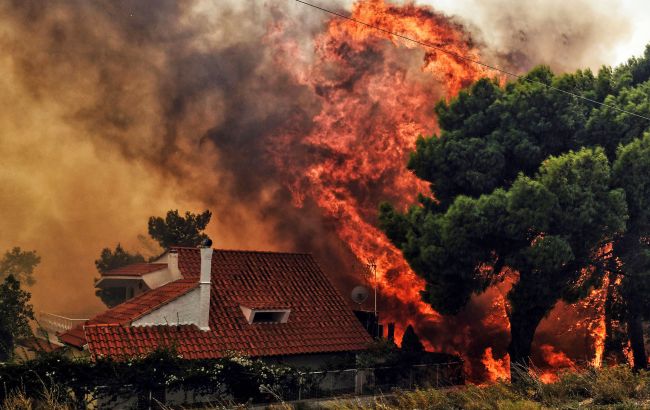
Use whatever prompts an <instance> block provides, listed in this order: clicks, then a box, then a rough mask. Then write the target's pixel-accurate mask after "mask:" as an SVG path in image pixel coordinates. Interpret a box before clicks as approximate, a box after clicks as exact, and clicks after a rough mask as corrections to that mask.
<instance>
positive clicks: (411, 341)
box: [400, 325, 424, 353]
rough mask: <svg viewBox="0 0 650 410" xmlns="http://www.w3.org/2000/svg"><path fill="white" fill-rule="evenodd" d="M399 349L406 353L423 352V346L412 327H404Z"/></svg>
mask: <svg viewBox="0 0 650 410" xmlns="http://www.w3.org/2000/svg"><path fill="white" fill-rule="evenodd" d="M400 347H401V349H402V351H404V352H408V353H420V352H423V351H424V346H423V345H422V342H421V341H420V337H419V336H418V335H417V334H416V333H415V330H414V329H413V326H411V325H408V326H407V327H406V330H405V331H404V336H402V343H401V345H400Z"/></svg>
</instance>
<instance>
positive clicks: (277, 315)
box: [253, 311, 284, 323]
mask: <svg viewBox="0 0 650 410" xmlns="http://www.w3.org/2000/svg"><path fill="white" fill-rule="evenodd" d="M283 317H284V312H265V311H255V312H254V313H253V323H282V319H283Z"/></svg>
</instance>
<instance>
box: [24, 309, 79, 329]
mask: <svg viewBox="0 0 650 410" xmlns="http://www.w3.org/2000/svg"><path fill="white" fill-rule="evenodd" d="M87 320H88V319H76V318H69V317H65V316H60V315H55V314H54V313H47V312H39V313H38V315H37V317H36V321H37V323H38V326H39V327H40V328H42V329H43V330H45V331H47V332H48V333H61V332H66V331H68V330H70V329H72V328H74V327H76V326H79V325H81V324H83V323H85V322H86V321H87Z"/></svg>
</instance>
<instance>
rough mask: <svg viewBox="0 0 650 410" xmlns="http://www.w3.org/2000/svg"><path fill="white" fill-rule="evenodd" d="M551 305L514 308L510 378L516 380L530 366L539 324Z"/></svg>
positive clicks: (511, 319)
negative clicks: (531, 352)
mask: <svg viewBox="0 0 650 410" xmlns="http://www.w3.org/2000/svg"><path fill="white" fill-rule="evenodd" d="M549 310H550V307H535V308H529V309H526V308H525V307H522V308H520V309H513V312H512V313H511V315H510V345H509V346H508V354H509V355H510V378H511V379H512V380H513V381H515V380H517V379H518V378H519V377H520V376H521V375H522V372H523V373H525V372H527V371H528V367H529V366H530V350H531V346H532V344H533V338H534V337H535V331H536V330H537V326H539V323H540V322H541V321H542V319H543V318H544V316H545V315H546V313H548V311H549Z"/></svg>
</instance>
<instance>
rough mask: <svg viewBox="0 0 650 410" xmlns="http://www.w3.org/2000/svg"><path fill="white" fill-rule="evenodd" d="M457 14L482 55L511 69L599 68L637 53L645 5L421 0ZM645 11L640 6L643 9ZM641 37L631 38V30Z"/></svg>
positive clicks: (611, 0) (582, 0)
mask: <svg viewBox="0 0 650 410" xmlns="http://www.w3.org/2000/svg"><path fill="white" fill-rule="evenodd" d="M418 3H422V4H430V5H432V6H433V7H436V8H438V9H440V10H443V11H445V12H448V13H451V14H453V15H457V16H459V19H460V21H462V22H463V23H464V24H465V25H466V26H468V27H471V30H472V32H473V33H475V39H476V40H477V41H478V42H480V43H482V44H483V45H484V48H483V50H484V51H485V53H484V56H483V57H484V59H488V60H491V61H492V62H493V63H497V64H499V65H500V66H502V67H504V68H507V69H509V70H514V71H515V72H519V73H521V72H523V71H526V70H529V69H530V68H532V67H533V66H535V65H538V64H547V65H550V66H551V68H552V69H553V70H555V71H558V72H565V71H572V70H576V69H579V68H586V67H589V68H591V69H592V70H597V69H599V68H600V67H601V66H602V65H613V64H617V63H620V62H623V61H625V60H626V59H627V58H629V57H630V56H631V55H632V53H636V54H641V53H642V52H643V48H644V47H645V44H646V43H647V41H648V39H649V38H650V32H648V30H647V28H646V27H645V26H646V23H647V21H644V20H645V17H643V16H644V15H645V16H647V15H648V14H647V12H648V11H650V10H648V5H647V3H645V2H643V1H638V0H630V1H625V2H622V1H618V0H605V1H600V2H597V3H595V2H593V1H589V0H577V1H562V0H533V1H525V2H522V1H516V0H491V1H480V0H460V1H457V0H421V1H418ZM644 11H645V12H644ZM638 31H644V32H645V34H646V37H645V38H644V39H643V40H641V43H640V44H637V43H638V41H637V42H636V43H634V44H631V43H630V40H631V39H632V38H633V37H634V35H635V34H636V32H638Z"/></svg>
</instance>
